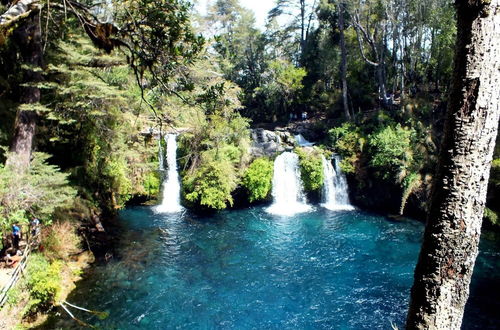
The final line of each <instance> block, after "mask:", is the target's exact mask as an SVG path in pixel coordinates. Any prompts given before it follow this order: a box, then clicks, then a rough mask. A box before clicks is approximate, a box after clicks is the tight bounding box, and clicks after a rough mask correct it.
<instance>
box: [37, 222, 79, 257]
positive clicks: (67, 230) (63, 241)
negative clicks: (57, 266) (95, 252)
mask: <svg viewBox="0 0 500 330" xmlns="http://www.w3.org/2000/svg"><path fill="white" fill-rule="evenodd" d="M80 244H81V239H80V237H79V236H78V235H77V233H76V228H75V225H74V224H72V223H70V222H69V221H58V222H54V223H53V224H52V225H51V226H50V227H48V228H47V229H46V230H45V231H44V233H43V241H42V245H43V246H44V251H43V254H44V255H45V256H46V257H47V258H48V259H49V260H50V261H55V260H67V259H68V258H69V257H70V256H71V254H73V253H75V252H78V250H79V248H80Z"/></svg>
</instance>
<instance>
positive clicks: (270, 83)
mask: <svg viewBox="0 0 500 330" xmlns="http://www.w3.org/2000/svg"><path fill="white" fill-rule="evenodd" d="M305 75H306V71H305V69H304V68H296V67H295V66H294V65H293V64H292V63H290V62H286V61H283V60H275V61H272V62H271V63H270V64H269V69H268V71H266V72H265V73H264V74H263V78H264V83H263V84H262V86H260V87H258V88H256V89H255V93H256V97H258V98H262V99H264V104H265V105H266V107H267V109H268V116H269V117H268V120H269V119H272V120H273V121H276V119H277V118H281V119H282V120H283V119H288V115H289V112H290V107H291V106H292V103H293V102H294V101H295V100H296V99H297V94H298V92H299V91H300V89H301V88H302V87H303V85H302V79H303V78H304V77H305Z"/></svg>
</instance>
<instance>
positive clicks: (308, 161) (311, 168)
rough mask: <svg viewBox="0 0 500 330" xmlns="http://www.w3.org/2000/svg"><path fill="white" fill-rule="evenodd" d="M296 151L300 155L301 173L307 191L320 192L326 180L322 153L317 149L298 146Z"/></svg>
mask: <svg viewBox="0 0 500 330" xmlns="http://www.w3.org/2000/svg"><path fill="white" fill-rule="evenodd" d="M295 152H296V153H297V154H298V155H299V166H300V174H301V178H302V182H303V183H304V189H305V191H306V192H319V190H320V189H321V187H323V181H324V175H323V162H322V160H321V153H320V152H318V151H317V149H308V150H306V149H302V148H297V149H296V150H295Z"/></svg>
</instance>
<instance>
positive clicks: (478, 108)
mask: <svg viewBox="0 0 500 330" xmlns="http://www.w3.org/2000/svg"><path fill="white" fill-rule="evenodd" d="M499 3H500V0H489V1H486V0H475V1H474V0H468V1H465V0H457V1H456V9H457V27H458V31H457V32H458V35H457V43H456V54H455V67H454V78H453V85H452V88H451V92H450V98H449V105H448V110H447V118H446V125H445V132H444V138H443V142H442V147H441V154H440V164H439V168H438V173H437V176H436V180H435V187H434V191H433V195H432V201H431V207H430V210H429V215H428V220H427V225H426V229H425V234H424V241H423V245H422V250H421V251H420V256H419V260H418V264H417V267H416V269H415V281H414V284H413V288H412V290H411V301H410V309H409V312H408V318H407V324H406V327H407V329H459V328H460V326H461V324H462V316H463V312H464V306H465V303H466V301H467V298H468V295H469V284H470V280H471V276H472V270H473V267H474V262H475V260H476V256H477V253H478V244H479V237H480V232H481V223H482V216H483V209H484V204H485V200H486V189H487V184H488V179H489V172H490V165H491V160H492V154H493V149H494V145H495V139H496V135H497V128H498V119H499V114H500V100H499V98H500V93H499V90H498V84H499V82H500V4H499Z"/></svg>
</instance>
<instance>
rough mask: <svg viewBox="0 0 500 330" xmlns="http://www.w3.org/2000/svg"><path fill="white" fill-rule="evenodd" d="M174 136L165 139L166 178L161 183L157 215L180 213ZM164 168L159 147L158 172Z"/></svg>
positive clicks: (156, 209) (179, 190)
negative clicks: (161, 197) (161, 196)
mask: <svg viewBox="0 0 500 330" xmlns="http://www.w3.org/2000/svg"><path fill="white" fill-rule="evenodd" d="M176 137H177V136H176V135H175V134H168V135H167V136H166V137H165V141H166V142H167V176H166V178H165V180H164V181H163V199H162V201H161V204H160V205H158V206H156V208H155V211H156V212H158V213H176V212H180V211H182V206H181V203H180V200H181V197H180V196H181V185H180V183H179V174H178V173H177V141H176ZM163 166H164V160H163V153H161V147H160V170H162V167H163Z"/></svg>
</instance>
